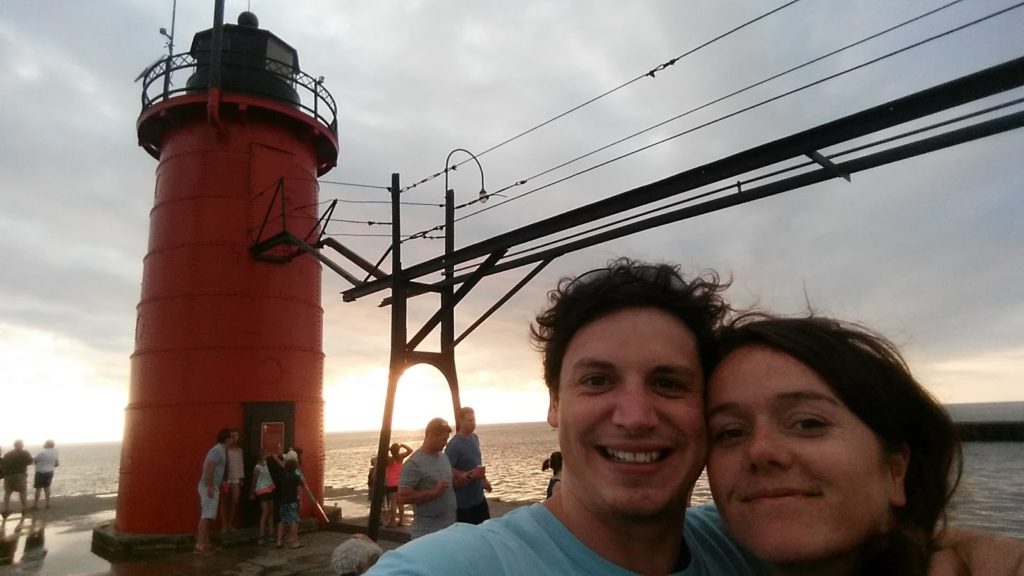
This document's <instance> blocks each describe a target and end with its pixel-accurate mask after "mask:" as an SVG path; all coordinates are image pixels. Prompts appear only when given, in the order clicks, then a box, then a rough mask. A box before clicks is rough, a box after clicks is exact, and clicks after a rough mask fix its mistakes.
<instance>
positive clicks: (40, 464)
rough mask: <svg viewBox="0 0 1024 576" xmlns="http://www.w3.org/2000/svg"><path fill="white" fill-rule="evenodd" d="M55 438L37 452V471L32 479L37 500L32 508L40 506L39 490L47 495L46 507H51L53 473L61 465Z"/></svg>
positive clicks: (33, 502)
mask: <svg viewBox="0 0 1024 576" xmlns="http://www.w3.org/2000/svg"><path fill="white" fill-rule="evenodd" d="M54 446H55V444H54V443H53V440H47V441H46V443H45V444H43V449H42V450H41V451H40V452H39V453H38V454H36V458H35V464H36V473H35V477H34V478H33V479H32V486H33V487H34V488H35V489H36V497H35V500H33V501H32V509H33V510H35V509H36V508H38V507H39V492H40V491H42V492H43V493H44V494H45V495H46V507H47V508H49V507H50V485H51V484H52V483H53V473H54V471H55V470H56V469H57V466H60V460H58V459H57V449H56V448H54Z"/></svg>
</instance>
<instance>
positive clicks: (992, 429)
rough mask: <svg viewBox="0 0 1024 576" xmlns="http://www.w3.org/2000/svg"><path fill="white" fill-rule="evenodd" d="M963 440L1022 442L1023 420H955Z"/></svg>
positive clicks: (1023, 434) (1023, 440) (1023, 437)
mask: <svg viewBox="0 0 1024 576" xmlns="http://www.w3.org/2000/svg"><path fill="white" fill-rule="evenodd" d="M956 429H957V432H958V433H959V434H960V440H961V441H963V442H1024V422H956Z"/></svg>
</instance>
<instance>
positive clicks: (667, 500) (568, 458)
mask: <svg viewBox="0 0 1024 576" xmlns="http://www.w3.org/2000/svg"><path fill="white" fill-rule="evenodd" d="M703 393H704V379H703V372H702V370H701V364H700V357H699V355H698V353H697V343H696V339H695V338H694V336H693V334H692V332H691V331H690V330H689V328H687V327H686V325H684V324H683V323H682V322H681V321H680V320H678V319H677V318H675V317H674V316H672V315H670V314H668V313H666V312H664V311H661V310H659V309H656V308H627V309H623V310H619V311H617V312H614V313H612V314H609V315H607V316H604V317H602V318H599V319H597V320H594V321H593V322H591V323H589V324H587V325H585V326H583V327H582V328H581V329H580V330H579V331H577V332H576V334H575V335H574V336H573V338H572V340H571V341H570V342H569V346H568V347H567V348H566V353H565V357H564V359H563V362H562V370H561V373H560V377H559V389H558V393H557V394H555V393H552V394H551V403H550V406H549V409H548V423H549V424H551V425H552V426H554V427H557V428H558V440H559V443H560V445H561V450H562V457H563V462H564V467H563V472H562V488H561V492H562V495H563V496H562V497H563V498H564V499H565V500H566V502H567V504H566V505H567V506H570V505H580V506H583V507H584V508H586V509H587V510H588V512H590V513H591V514H596V515H600V516H604V517H606V518H607V517H611V518H618V519H624V520H625V519H630V518H632V519H642V518H653V517H656V516H666V517H670V516H677V517H678V516H681V513H682V511H683V508H684V507H685V505H686V501H687V498H688V495H689V493H690V491H691V490H692V488H693V485H694V483H695V482H696V481H697V477H698V476H699V475H700V471H701V469H702V468H703V467H704V461H705V458H706V456H707V433H706V429H705V424H704V401H703Z"/></svg>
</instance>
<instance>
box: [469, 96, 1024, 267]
mask: <svg viewBox="0 0 1024 576" xmlns="http://www.w3.org/2000/svg"><path fill="white" fill-rule="evenodd" d="M1022 103H1024V97H1018V98H1015V99H1013V100H1009V101H1007V102H1001V103H998V104H994V105H992V106H989V107H986V108H984V109H980V110H976V111H973V112H968V113H965V114H961V115H959V116H956V117H954V118H950V119H947V120H942V121H939V122H935V123H932V124H929V125H927V126H922V127H920V128H915V129H912V130H908V131H904V132H901V133H899V134H896V135H893V136H888V137H885V138H880V139H877V140H873V141H871V142H868V143H865V144H861V145H858V146H854V147H852V148H848V149H846V150H842V151H840V152H836V153H834V154H831V155H829V156H827V158H828V159H830V160H833V159H836V158H841V157H844V156H849V155H850V154H855V153H857V152H862V151H864V150H867V149H870V148H875V147H877V146H881V145H884V144H889V143H891V142H894V141H897V140H902V139H905V138H909V137H911V136H917V135H919V134H923V133H925V132H930V131H932V130H936V129H938V128H943V127H945V126H949V125H951V124H956V123H958V122H963V121H965V120H969V119H972V118H976V117H978V116H983V115H986V114H990V113H992V112H996V111H998V110H1002V109H1004V108H1008V107H1011V106H1014V105H1018V104H1022ZM816 165H818V163H817V162H815V161H813V160H812V161H806V162H801V163H797V164H794V165H792V166H787V167H785V168H781V169H779V170H775V171H771V172H767V173H764V174H759V175H757V176H754V177H751V178H747V179H745V180H738V181H737V182H735V183H731V184H727V185H723V186H720V187H717V188H714V189H712V190H707V191H704V192H700V193H697V194H694V195H692V196H688V197H686V198H682V199H679V200H676V201H674V202H670V203H667V204H664V205H661V206H658V207H656V208H651V209H648V210H644V211H641V212H638V213H636V214H631V215H629V216H625V217H623V218H619V219H617V220H614V221H611V222H606V223H603V224H599V225H596V226H593V227H591V228H589V229H587V230H582V231H579V232H575V233H572V234H569V235H567V236H563V237H560V238H557V239H554V240H550V241H548V242H544V243H541V244H538V245H535V246H530V247H528V248H524V249H522V250H519V251H514V252H509V253H508V254H506V255H505V257H506V258H511V257H514V256H522V255H526V254H530V253H533V252H536V251H538V250H541V249H544V248H549V247H552V246H557V245H559V244H561V243H564V242H567V241H569V240H573V239H575V238H580V237H585V236H588V235H590V234H593V233H595V232H599V231H601V230H605V229H607V228H611V227H614V226H618V225H621V224H626V223H628V222H632V221H635V220H638V219H640V218H643V217H646V216H651V215H654V214H658V213H659V212H664V211H666V210H669V209H671V208H676V207H678V206H682V205H684V204H689V203H691V202H695V201H697V200H703V199H705V198H708V197H710V196H714V195H716V194H719V193H722V192H726V191H729V190H738V191H742V189H743V187H744V186H746V185H749V184H753V183H756V182H760V181H763V180H767V179H770V178H774V177H776V176H782V175H784V174H788V173H792V172H795V171H797V170H802V169H804V168H807V167H809V166H816ZM473 268H475V266H474V265H472V264H469V265H466V266H462V267H459V268H457V269H456V270H455V272H456V273H461V272H465V271H467V270H471V269H473Z"/></svg>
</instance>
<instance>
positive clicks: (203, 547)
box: [195, 428, 232, 555]
mask: <svg viewBox="0 0 1024 576" xmlns="http://www.w3.org/2000/svg"><path fill="white" fill-rule="evenodd" d="M231 441H232V440H231V429H230V428H221V430H220V432H218V433H217V443H216V444H214V445H213V448H210V451H209V452H207V453H206V458H205V459H203V469H202V472H200V475H199V508H200V510H199V527H198V528H197V529H196V548H195V553H196V554H203V555H206V554H211V553H212V552H213V546H212V545H211V544H210V523H211V522H213V521H214V520H216V519H217V508H218V505H219V504H220V482H221V480H222V479H223V478H224V468H225V466H227V461H228V452H227V444H228V443H229V442H231Z"/></svg>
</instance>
